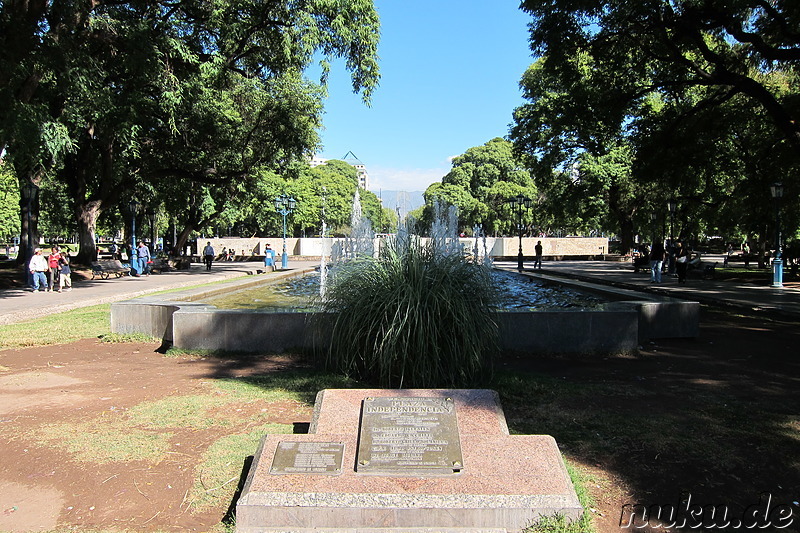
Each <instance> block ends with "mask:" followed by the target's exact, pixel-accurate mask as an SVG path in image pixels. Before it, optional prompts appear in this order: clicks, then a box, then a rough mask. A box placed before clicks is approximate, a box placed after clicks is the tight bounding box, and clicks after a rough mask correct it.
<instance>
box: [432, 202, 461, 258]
mask: <svg viewBox="0 0 800 533" xmlns="http://www.w3.org/2000/svg"><path fill="white" fill-rule="evenodd" d="M431 244H432V245H433V249H434V253H435V254H441V255H445V256H446V255H458V254H460V255H463V254H464V249H463V248H462V246H461V242H460V241H459V240H458V209H457V208H456V207H455V206H454V205H447V204H443V203H441V202H436V203H435V204H433V223H432V224H431Z"/></svg>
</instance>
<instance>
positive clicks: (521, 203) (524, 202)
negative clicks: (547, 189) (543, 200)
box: [508, 194, 533, 270]
mask: <svg viewBox="0 0 800 533" xmlns="http://www.w3.org/2000/svg"><path fill="white" fill-rule="evenodd" d="M508 204H509V205H510V206H511V207H512V208H514V206H516V207H517V230H518V231H519V254H518V255H517V269H518V270H522V268H523V267H522V208H523V207H524V208H525V209H530V208H531V205H532V204H533V200H531V199H530V198H526V197H525V196H523V195H522V194H518V195H517V196H516V198H512V199H510V200H508Z"/></svg>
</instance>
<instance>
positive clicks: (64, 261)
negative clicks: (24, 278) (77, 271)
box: [28, 246, 72, 292]
mask: <svg viewBox="0 0 800 533" xmlns="http://www.w3.org/2000/svg"><path fill="white" fill-rule="evenodd" d="M28 271H29V272H30V273H31V287H32V288H33V292H61V291H63V290H67V291H71V290H72V270H70V267H69V254H68V253H66V252H64V253H63V254H62V253H61V250H60V249H59V247H58V246H53V248H52V249H51V250H50V255H48V256H46V257H45V256H44V254H43V252H42V249H41V248H36V249H34V251H33V257H31V260H30V262H29V263H28Z"/></svg>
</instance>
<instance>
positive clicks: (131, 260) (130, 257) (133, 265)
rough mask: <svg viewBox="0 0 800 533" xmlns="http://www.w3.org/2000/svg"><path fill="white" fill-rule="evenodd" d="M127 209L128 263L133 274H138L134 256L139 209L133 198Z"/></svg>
mask: <svg viewBox="0 0 800 533" xmlns="http://www.w3.org/2000/svg"><path fill="white" fill-rule="evenodd" d="M128 208H129V209H130V210H131V253H130V254H128V262H129V263H130V264H131V270H133V273H134V274H138V273H139V269H138V268H137V267H138V266H139V265H137V264H136V261H135V260H134V256H135V255H136V211H137V210H138V209H139V202H137V201H136V199H135V198H132V199H131V201H130V203H129V204H128Z"/></svg>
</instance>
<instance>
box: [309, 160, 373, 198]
mask: <svg viewBox="0 0 800 533" xmlns="http://www.w3.org/2000/svg"><path fill="white" fill-rule="evenodd" d="M328 161H330V159H326V158H324V157H319V156H317V155H314V157H312V158H311V161H309V164H310V165H311V168H314V167H318V166H320V165H324V164H325V163H327V162H328ZM341 161H344V162H345V163H347V164H348V165H350V166H352V167H353V168H355V169H356V175H357V176H358V186H359V187H361V188H362V189H364V190H368V189H369V173H368V172H367V167H366V166H365V165H364V163H362V162H361V161H360V160H359V159H358V158H357V157H356V154H354V153H353V152H347V153H346V154H345V155H344V157H343V158H342V159H341Z"/></svg>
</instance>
